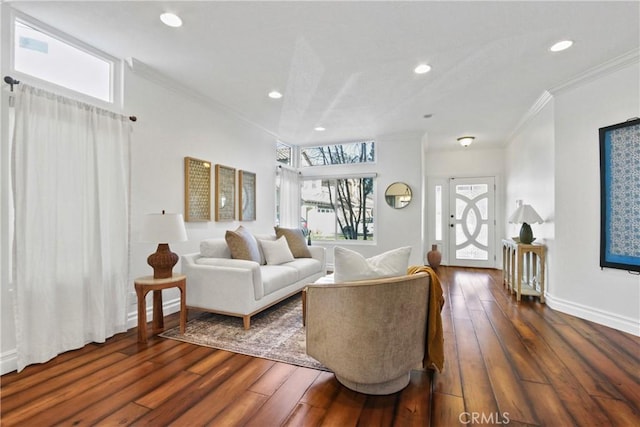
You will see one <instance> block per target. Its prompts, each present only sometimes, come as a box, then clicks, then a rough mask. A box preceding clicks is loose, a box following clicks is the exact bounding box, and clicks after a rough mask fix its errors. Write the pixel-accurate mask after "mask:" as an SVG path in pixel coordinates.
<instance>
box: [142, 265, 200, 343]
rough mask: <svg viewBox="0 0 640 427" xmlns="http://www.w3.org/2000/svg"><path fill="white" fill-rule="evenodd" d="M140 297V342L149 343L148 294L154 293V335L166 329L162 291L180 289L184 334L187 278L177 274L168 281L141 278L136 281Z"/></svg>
mask: <svg viewBox="0 0 640 427" xmlns="http://www.w3.org/2000/svg"><path fill="white" fill-rule="evenodd" d="M134 285H135V288H136V294H137V295H138V342H141V343H146V342H147V298H146V297H147V293H149V291H153V322H152V328H153V333H154V334H156V333H158V332H159V331H160V330H162V329H164V316H163V314H162V290H163V289H169V288H178V289H180V333H181V334H184V331H185V328H186V324H187V294H186V292H187V289H186V287H187V276H185V275H184V274H176V275H174V276H172V277H168V278H166V279H154V278H153V276H145V277H139V278H137V279H136V280H135V281H134Z"/></svg>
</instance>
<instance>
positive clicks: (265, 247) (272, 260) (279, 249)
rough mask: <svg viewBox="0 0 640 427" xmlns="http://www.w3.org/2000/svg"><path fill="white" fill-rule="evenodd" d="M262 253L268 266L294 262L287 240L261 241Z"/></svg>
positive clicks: (281, 238) (282, 238)
mask: <svg viewBox="0 0 640 427" xmlns="http://www.w3.org/2000/svg"><path fill="white" fill-rule="evenodd" d="M260 245H261V246H262V252H263V253H264V257H265V258H266V260H267V264H268V265H277V264H283V263H285V262H291V261H293V260H294V258H293V254H292V253H291V250H289V245H288V244H287V239H285V238H284V237H280V238H279V239H278V240H260Z"/></svg>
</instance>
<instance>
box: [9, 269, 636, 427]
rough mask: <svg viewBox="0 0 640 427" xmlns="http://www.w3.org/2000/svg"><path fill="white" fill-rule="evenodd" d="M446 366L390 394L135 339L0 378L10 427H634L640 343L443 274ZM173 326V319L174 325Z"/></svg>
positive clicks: (470, 274)
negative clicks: (370, 393) (369, 393)
mask: <svg viewBox="0 0 640 427" xmlns="http://www.w3.org/2000/svg"><path fill="white" fill-rule="evenodd" d="M439 275H440V277H441V280H442V283H443V287H444V290H445V297H446V304H445V307H444V309H443V313H442V314H443V323H444V331H445V351H446V358H447V360H446V367H445V370H444V372H442V373H435V374H430V373H426V372H420V371H414V372H413V374H412V378H411V383H410V385H409V386H408V387H407V388H406V389H405V390H403V391H402V392H400V393H396V394H394V395H390V396H365V395H362V394H358V393H355V392H352V391H350V390H348V389H346V388H344V387H342V386H341V385H340V384H339V383H338V382H337V381H336V380H335V378H334V377H333V375H332V374H330V373H326V372H320V371H315V370H311V369H305V368H299V367H294V366H291V365H287V364H283V363H276V362H272V361H268V360H264V359H258V358H252V357H248V356H243V355H238V354H233V353H229V352H225V351H220V350H214V349H210V348H205V347H198V346H195V345H190V344H186V343H180V342H177V341H172V340H167V339H162V338H158V337H154V338H151V339H150V340H149V342H148V344H144V345H142V344H138V343H137V342H136V330H135V329H132V330H130V331H128V332H127V333H124V334H120V335H118V336H116V337H113V338H112V339H110V340H108V342H107V343H105V344H89V345H87V346H85V347H84V348H82V349H80V350H76V351H72V352H68V353H65V354H62V355H60V356H58V357H57V358H55V359H54V360H52V361H50V362H48V363H46V364H42V365H35V366H30V367H28V368H26V369H25V370H24V371H23V372H21V373H20V374H16V373H10V374H7V375H4V376H2V378H1V385H0V405H1V406H0V410H1V418H0V422H1V424H2V425H3V426H15V425H19V426H50V425H56V426H58V425H60V426H65V425H82V426H85V425H92V426H93V425H100V426H116V425H136V426H139V425H152V426H165V425H174V426H200V425H209V426H236V425H248V426H249V425H250V426H280V425H285V426H319V425H322V426H428V425H432V426H456V425H512V426H571V425H575V426H637V425H640V359H639V357H640V356H639V355H640V338H638V337H635V336H632V335H629V334H625V333H622V332H619V331H616V330H613V329H609V328H606V327H603V326H600V325H596V324H593V323H590V322H586V321H583V320H580V319H577V318H574V317H571V316H567V315H564V314H561V313H558V312H555V311H553V310H551V309H549V308H548V307H546V306H545V305H544V304H540V303H539V302H538V301H537V299H535V300H534V299H527V298H526V297H525V298H524V299H523V301H522V302H521V303H520V304H517V303H516V302H515V299H514V298H512V297H511V296H510V295H509V294H508V292H507V291H505V290H504V289H503V287H502V284H501V272H500V271H499V270H479V269H465V268H451V267H441V268H440V270H439ZM177 321H178V319H177V316H176V315H171V316H168V317H167V319H166V324H167V326H169V327H171V326H174V325H177Z"/></svg>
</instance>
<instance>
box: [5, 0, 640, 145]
mask: <svg viewBox="0 0 640 427" xmlns="http://www.w3.org/2000/svg"><path fill="white" fill-rule="evenodd" d="M12 5H13V7H14V8H16V9H18V10H20V11H22V12H24V13H26V14H28V15H30V16H32V17H34V18H36V19H38V20H40V21H42V22H44V23H45V24H48V25H50V26H52V27H55V28H57V29H59V30H61V31H63V32H65V33H67V34H69V35H72V36H74V37H76V38H77V39H80V40H82V41H84V42H86V43H88V44H90V45H92V46H95V47H96V48H99V49H101V50H103V51H105V52H107V53H109V54H111V55H113V56H116V57H118V58H124V59H127V58H135V59H136V60H137V61H140V62H142V63H143V64H145V66H148V67H151V68H152V69H153V70H154V71H155V72H158V73H161V74H162V75H164V76H167V77H169V78H171V79H174V80H175V81H178V82H180V83H181V84H182V85H183V86H187V87H189V88H191V89H193V90H194V91H197V92H199V93H200V94H201V95H202V96H205V97H207V98H209V99H211V100H212V101H213V102H215V103H217V104H222V105H224V106H225V107H226V108H227V109H229V110H231V111H234V112H236V113H237V114H239V115H241V116H242V118H243V119H244V120H247V121H249V122H252V123H255V124H257V125H259V126H260V127H262V128H263V129H266V130H268V131H269V132H271V133H272V134H274V135H276V136H277V137H278V138H279V139H280V140H282V141H284V142H288V143H294V144H302V145H304V144H310V143H324V142H342V141H349V140H361V139H364V138H380V137H383V136H393V135H403V134H415V135H419V136H423V135H424V136H425V137H424V139H425V140H426V141H427V143H428V146H429V149H430V150H448V149H461V147H460V146H459V145H458V144H457V143H456V138H457V137H460V136H462V135H474V136H475V137H476V140H475V143H474V144H472V145H471V147H469V148H467V149H469V150H475V149H482V148H496V147H501V146H503V145H504V143H505V141H506V139H507V138H508V137H509V135H511V134H512V133H513V132H514V131H515V130H516V128H517V126H518V123H519V122H520V121H521V120H522V118H523V117H524V116H525V115H526V114H527V112H528V111H529V110H530V108H531V107H532V106H533V105H534V104H535V102H536V100H537V99H538V98H539V97H540V96H541V95H542V94H543V93H544V91H545V90H549V89H551V88H553V87H556V86H558V85H561V84H563V83H564V82H567V81H568V80H569V79H571V78H574V77H575V76H577V75H579V74H581V73H583V72H585V71H587V70H589V69H592V68H593V67H596V66H598V65H600V64H602V63H604V62H607V61H609V60H612V59H613V58H616V57H619V56H620V55H624V54H627V53H629V52H630V51H632V50H634V49H635V50H637V49H638V47H639V45H640V3H639V2H637V1H632V2H611V1H602V2H594V1H588V2H574V1H556V2H542V1H530V2H512V1H494V2H477V1H470V2H457V1H456V2H451V1H438V2H426V1H424V2H415V1H414V2H399V1H376V2H362V1H353V2H349V1H342V2H331V1H325V2H307V1H298V2H293V1H289V2H273V1H265V2H247V1H243V2H217V1H197V2H185V1H174V2H166V1H163V2H155V1H140V2H133V1H132V2H97V1H84V2H77V1H73V2H56V1H44V2H37V1H25V2H13V3H12ZM164 11H172V12H175V13H177V14H178V15H179V16H180V17H181V18H182V20H183V23H184V25H183V26H182V27H180V28H170V27H167V26H165V25H164V24H162V23H161V22H160V20H159V15H160V13H162V12H164ZM562 39H571V40H573V41H574V42H575V43H574V46H573V47H572V48H571V49H569V50H567V51H564V52H560V53H551V52H549V50H548V49H549V47H550V46H551V45H552V44H553V43H555V42H556V41H559V40H562ZM419 63H427V64H429V65H431V67H432V70H431V72H429V73H427V74H423V75H417V74H414V72H413V69H414V67H415V66H416V65H418V64H419ZM274 89H276V90H279V91H280V92H282V93H283V94H284V96H283V97H282V98H281V99H279V100H273V99H270V98H268V97H267V93H268V92H269V91H271V90H274ZM132 113H135V112H132ZM425 115H432V116H431V117H430V118H425V117H424V116H425ZM316 126H323V127H325V128H326V131H324V132H317V131H314V127H316Z"/></svg>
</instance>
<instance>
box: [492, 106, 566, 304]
mask: <svg viewBox="0 0 640 427" xmlns="http://www.w3.org/2000/svg"><path fill="white" fill-rule="evenodd" d="M553 120H554V109H553V99H552V98H551V97H550V96H549V97H548V98H547V102H546V104H545V105H544V107H542V108H541V109H540V110H539V111H538V112H537V114H535V115H533V116H532V117H531V118H530V119H529V120H528V121H527V122H526V123H525V125H524V126H523V127H522V128H521V129H520V130H519V132H518V133H517V134H516V135H515V136H514V137H513V139H512V140H511V141H509V143H508V145H507V146H506V148H505V182H506V186H505V210H504V215H505V219H507V220H508V218H509V217H510V216H511V214H512V213H513V212H514V211H515V209H516V207H517V205H516V201H517V200H522V201H523V203H526V204H529V205H531V206H532V207H533V208H534V209H535V210H536V212H538V214H539V215H540V217H541V218H542V219H543V220H544V224H532V225H531V228H532V230H533V235H534V237H535V238H536V242H539V243H543V244H545V245H546V246H547V276H546V286H545V287H546V290H547V292H551V293H552V292H553V289H554V286H555V283H554V282H553V281H551V280H549V272H550V271H553V269H554V260H555V257H554V254H555V247H554V246H555V218H554V215H555V197H554V194H555V184H554V182H555V168H554V165H555V163H554V130H553ZM503 224H504V233H505V236H507V237H513V236H518V234H519V233H520V227H521V225H520V224H509V223H508V222H507V221H506V220H505V221H504V223H503Z"/></svg>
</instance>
